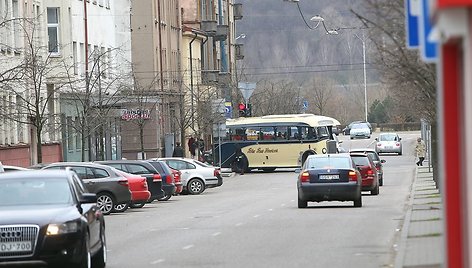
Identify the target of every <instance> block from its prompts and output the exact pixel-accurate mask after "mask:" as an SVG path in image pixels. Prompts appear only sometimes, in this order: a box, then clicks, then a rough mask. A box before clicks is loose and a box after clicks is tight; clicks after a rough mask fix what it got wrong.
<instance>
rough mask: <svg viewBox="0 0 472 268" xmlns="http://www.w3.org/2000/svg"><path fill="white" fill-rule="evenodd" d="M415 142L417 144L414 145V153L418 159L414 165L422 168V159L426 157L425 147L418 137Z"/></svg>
mask: <svg viewBox="0 0 472 268" xmlns="http://www.w3.org/2000/svg"><path fill="white" fill-rule="evenodd" d="M416 141H417V143H416V145H415V152H416V156H417V157H418V162H416V165H417V166H423V161H424V157H425V155H426V145H425V144H424V142H423V140H422V139H421V138H419V137H418V139H417V140H416Z"/></svg>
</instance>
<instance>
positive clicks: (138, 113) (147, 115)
mask: <svg viewBox="0 0 472 268" xmlns="http://www.w3.org/2000/svg"><path fill="white" fill-rule="evenodd" d="M135 119H151V111H150V110H141V109H123V110H121V120H126V121H129V120H135Z"/></svg>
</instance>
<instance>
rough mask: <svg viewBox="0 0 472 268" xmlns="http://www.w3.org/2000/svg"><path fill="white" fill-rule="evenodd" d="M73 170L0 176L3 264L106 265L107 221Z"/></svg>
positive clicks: (99, 267)
mask: <svg viewBox="0 0 472 268" xmlns="http://www.w3.org/2000/svg"><path fill="white" fill-rule="evenodd" d="M96 201H97V196H96V195H95V194H93V193H89V192H88V191H87V190H86V188H85V186H84V185H83V183H82V182H81V181H80V179H79V178H78V177H77V175H76V174H75V173H74V172H72V171H69V170H35V171H18V172H11V173H5V174H1V175H0V266H5V265H6V266H13V265H14V266H15V267H25V266H26V267H30V266H31V265H36V266H42V267H44V266H53V265H54V266H57V267H90V264H92V266H91V267H95V268H102V267H105V265H106V263H105V262H106V259H107V258H106V254H107V251H106V239H105V220H104V217H103V214H102V213H101V212H100V210H99V209H98V207H97V205H96Z"/></svg>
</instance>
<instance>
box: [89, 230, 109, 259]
mask: <svg viewBox="0 0 472 268" xmlns="http://www.w3.org/2000/svg"><path fill="white" fill-rule="evenodd" d="M100 243H101V244H102V247H101V248H100V250H99V251H98V252H97V254H95V256H94V257H93V258H92V264H93V268H105V266H106V265H107V241H106V239H105V229H104V228H102V229H101V231H100Z"/></svg>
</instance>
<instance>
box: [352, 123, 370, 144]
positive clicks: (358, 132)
mask: <svg viewBox="0 0 472 268" xmlns="http://www.w3.org/2000/svg"><path fill="white" fill-rule="evenodd" d="M370 134H371V132H370V128H369V125H367V124H366V123H359V124H353V125H352V127H351V131H350V132H349V136H350V138H351V140H352V139H354V138H367V139H370Z"/></svg>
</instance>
